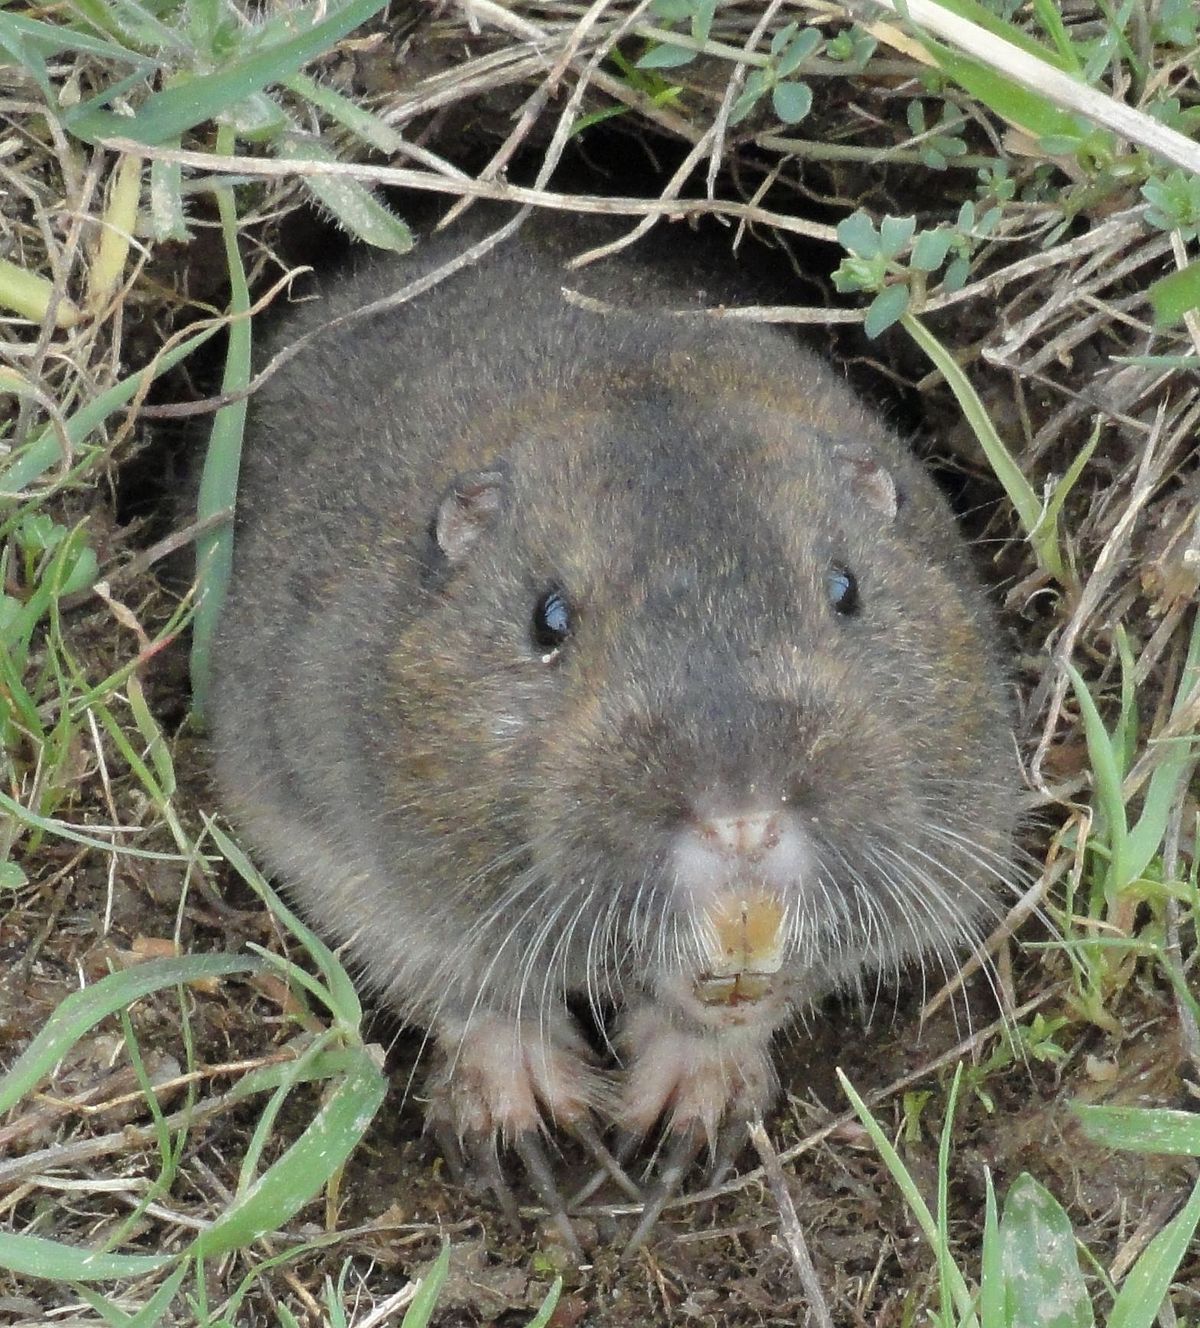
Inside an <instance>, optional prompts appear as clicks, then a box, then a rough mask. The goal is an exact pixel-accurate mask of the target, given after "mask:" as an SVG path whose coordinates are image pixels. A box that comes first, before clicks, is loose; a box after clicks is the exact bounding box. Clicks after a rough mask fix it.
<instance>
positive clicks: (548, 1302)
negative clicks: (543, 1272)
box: [528, 1277, 563, 1328]
mask: <svg viewBox="0 0 1200 1328" xmlns="http://www.w3.org/2000/svg"><path fill="white" fill-rule="evenodd" d="M562 1287H563V1280H562V1278H561V1277H556V1278H555V1279H554V1285H553V1286H552V1287H551V1288H550V1290H549V1291H548V1292H546V1299H545V1300H543V1301H542V1304H541V1308H540V1309H539V1310H538V1312H537V1313H536V1314H535V1315H534V1316H533V1318H532V1319H530V1320H529V1325H528V1328H547V1324H549V1322H550V1319H551V1316H552V1315H553V1314H554V1311H555V1310H556V1309H557V1308H558V1298H559V1296H561V1295H562Z"/></svg>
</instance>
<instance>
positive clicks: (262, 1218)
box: [192, 1048, 387, 1258]
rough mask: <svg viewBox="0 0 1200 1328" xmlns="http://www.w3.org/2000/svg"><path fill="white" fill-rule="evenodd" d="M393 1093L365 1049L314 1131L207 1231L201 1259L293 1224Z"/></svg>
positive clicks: (198, 1248) (198, 1247)
mask: <svg viewBox="0 0 1200 1328" xmlns="http://www.w3.org/2000/svg"><path fill="white" fill-rule="evenodd" d="M386 1092H387V1079H386V1078H385V1077H384V1075H383V1073H382V1072H381V1071H380V1069H379V1067H378V1066H377V1065H376V1064H375V1062H374V1061H373V1060H372V1059H371V1056H370V1055H369V1054H368V1052H367V1051H366V1049H365V1048H364V1049H363V1050H362V1051H361V1052H360V1054H359V1055H358V1057H357V1058H356V1063H355V1064H354V1065H353V1067H352V1068H351V1070H350V1071H349V1072H348V1073H347V1075H346V1077H345V1078H344V1079H343V1080H342V1082H341V1083H340V1084H339V1085H338V1087H337V1088H336V1089H335V1090H334V1091H333V1092H332V1093H331V1094H330V1096H329V1097H328V1098H327V1099H326V1101H325V1102H324V1103H323V1104H322V1106H321V1109H320V1110H319V1111H318V1112H317V1114H316V1115H315V1116H314V1117H313V1119H312V1120H311V1122H310V1123H309V1125H308V1128H307V1129H306V1130H305V1131H304V1133H303V1134H302V1135H301V1136H300V1138H299V1139H297V1140H296V1142H295V1143H294V1144H292V1146H291V1147H290V1148H289V1149H288V1150H287V1151H286V1152H285V1153H284V1154H283V1156H282V1157H280V1158H279V1159H278V1161H276V1162H274V1163H273V1164H272V1165H271V1166H270V1167H269V1168H268V1169H267V1170H266V1171H265V1172H263V1174H262V1175H261V1176H260V1177H259V1178H258V1180H257V1181H255V1183H254V1184H253V1185H252V1186H251V1187H250V1189H249V1190H247V1191H246V1193H245V1194H244V1195H243V1196H242V1197H241V1198H240V1199H239V1200H237V1201H236V1202H235V1203H234V1204H233V1205H232V1206H231V1207H230V1208H229V1209H228V1210H227V1211H226V1212H225V1213H224V1214H223V1215H222V1216H221V1217H220V1218H219V1219H218V1220H217V1221H216V1222H215V1223H214V1224H213V1225H212V1226H211V1227H209V1229H208V1230H207V1231H205V1232H204V1233H203V1234H202V1235H200V1236H199V1237H197V1239H196V1242H195V1244H194V1246H193V1248H192V1252H193V1253H194V1254H196V1255H197V1256H200V1257H206V1258H207V1257H210V1256H213V1255H217V1254H223V1253H225V1252H226V1251H228V1250H235V1249H241V1248H243V1247H245V1246H247V1245H249V1244H250V1243H251V1242H252V1241H254V1240H256V1239H257V1238H258V1237H259V1236H261V1235H263V1234H264V1233H265V1232H268V1231H274V1230H277V1229H278V1228H279V1227H281V1226H283V1225H284V1224H285V1223H286V1222H288V1221H290V1220H291V1218H293V1217H294V1216H295V1215H296V1213H298V1212H299V1211H300V1209H301V1208H303V1207H304V1205H305V1204H307V1203H308V1202H309V1201H310V1200H311V1199H312V1198H313V1197H314V1196H315V1195H316V1194H318V1193H320V1191H321V1189H322V1188H323V1187H324V1185H325V1184H326V1182H327V1181H328V1180H329V1178H330V1177H331V1176H332V1175H333V1173H334V1172H335V1171H336V1170H337V1169H338V1168H339V1167H340V1166H341V1165H342V1164H343V1163H344V1162H345V1160H346V1159H347V1158H348V1157H349V1156H350V1154H351V1153H352V1152H353V1151H354V1149H355V1148H356V1147H357V1146H358V1143H359V1141H360V1140H361V1139H362V1137H363V1135H364V1133H365V1132H366V1129H367V1127H368V1126H369V1125H370V1123H371V1121H372V1119H373V1118H374V1116H375V1113H376V1111H378V1110H379V1107H380V1104H381V1103H382V1102H383V1099H384V1095H385V1094H386Z"/></svg>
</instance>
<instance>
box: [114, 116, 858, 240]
mask: <svg viewBox="0 0 1200 1328" xmlns="http://www.w3.org/2000/svg"><path fill="white" fill-rule="evenodd" d="M105 145H106V146H108V147H112V148H117V149H120V150H121V151H122V152H138V153H140V154H141V155H142V156H144V157H149V158H151V159H153V160H157V161H172V162H178V163H179V164H180V165H181V166H192V167H195V168H197V169H199V170H205V171H208V172H209V173H210V174H213V175H219V176H222V177H224V176H226V175H246V176H249V177H251V178H254V177H273V178H283V177H287V176H292V175H295V176H300V177H303V178H307V177H309V176H325V175H328V176H340V177H344V178H346V179H350V180H364V181H366V182H368V183H374V184H383V185H389V186H395V187H397V188H401V189H415V190H418V191H420V192H424V193H434V194H472V195H474V196H476V197H478V198H493V199H496V200H498V201H499V202H501V203H529V204H531V205H532V206H534V207H544V208H550V209H552V210H553V211H557V212H587V213H596V214H598V215H601V216H617V217H621V216H629V217H650V216H653V217H684V216H695V215H706V214H709V213H713V212H717V213H721V214H722V215H725V216H729V217H745V218H746V219H747V220H748V221H756V222H759V223H760V224H762V225H764V226H772V227H774V228H775V229H776V230H783V231H788V232H790V233H791V234H793V235H804V236H807V237H808V238H809V239H811V240H824V241H826V242H828V243H830V244H833V243H836V241H837V232H836V230H835V229H834V228H833V227H832V226H822V225H819V224H817V223H816V222H810V221H804V220H803V219H802V218H800V217H789V216H786V215H784V214H783V213H781V212H770V211H768V210H767V209H765V208H755V207H749V206H747V205H746V204H745V203H734V202H728V201H726V200H724V199H692V198H683V199H652V198H624V197H613V198H598V197H594V196H592V195H590V194H559V193H554V192H551V191H549V190H545V189H526V188H523V187H522V186H520V185H514V184H507V183H501V182H494V181H481V180H448V179H445V178H441V177H438V176H436V175H433V174H432V173H430V172H426V171H413V170H407V169H405V168H403V167H397V166H367V165H361V164H359V163H357V162H347V161H273V160H268V159H266V158H260V157H215V156H212V155H211V154H210V153H207V152H192V151H187V150H184V149H182V148H164V147H147V145H146V144H145V143H138V142H135V141H134V140H133V139H129V138H111V139H106V140H105Z"/></svg>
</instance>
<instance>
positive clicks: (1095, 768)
mask: <svg viewBox="0 0 1200 1328" xmlns="http://www.w3.org/2000/svg"><path fill="white" fill-rule="evenodd" d="M1067 676H1068V677H1069V678H1070V679H1071V686H1072V687H1073V688H1074V689H1075V699H1076V700H1077V701H1078V702H1079V711H1080V715H1081V717H1082V719H1083V732H1084V736H1085V738H1086V740H1087V748H1088V759H1089V761H1090V762H1091V767H1092V773H1093V775H1094V776H1095V780H1096V797H1097V799H1098V801H1099V803H1100V808H1101V810H1102V811H1103V812H1104V819H1105V822H1106V826H1105V830H1106V833H1107V836H1108V840H1109V847H1110V850H1111V852H1112V862H1111V865H1110V867H1109V889H1108V891H1107V893H1108V895H1109V902H1110V903H1111V902H1112V896H1113V895H1114V894H1115V891H1116V890H1117V889H1119V888H1123V887H1124V886H1125V885H1127V884H1128V879H1127V877H1126V873H1125V839H1126V835H1127V834H1128V824H1127V822H1126V819H1125V799H1124V797H1123V796H1122V794H1121V771H1120V768H1119V765H1118V762H1117V757H1116V752H1115V750H1114V748H1113V743H1112V738H1111V737H1110V736H1109V733H1108V730H1107V729H1106V728H1105V727H1104V720H1103V719H1101V718H1100V711H1099V710H1098V709H1097V708H1096V702H1095V701H1094V700H1093V699H1092V694H1091V692H1090V691H1088V686H1087V683H1086V682H1084V680H1083V675H1082V674H1081V673H1080V672H1079V670H1078V669H1077V668H1075V666H1074V665H1073V664H1068V665H1067Z"/></svg>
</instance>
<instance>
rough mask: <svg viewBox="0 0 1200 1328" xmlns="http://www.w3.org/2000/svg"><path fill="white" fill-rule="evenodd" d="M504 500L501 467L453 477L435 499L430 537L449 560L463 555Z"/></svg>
mask: <svg viewBox="0 0 1200 1328" xmlns="http://www.w3.org/2000/svg"><path fill="white" fill-rule="evenodd" d="M503 504H504V473H503V472H502V471H499V470H485V471H476V472H475V473H474V474H470V475H460V476H459V477H458V479H456V480H455V481H454V483H453V484H452V485H451V486H450V488H449V489H447V490H446V493H445V495H444V496H443V498H442V501H441V502H440V503H438V509H437V515H436V516H435V517H434V519H433V538H434V540H435V541H436V542H437V546H438V548H439V549H440V550H441V551H442V553H443V554H445V556H446V558H447V560H448V561H450V562H451V563H456V562H459V561H460V560H461V559H462V558H464V557H466V555H467V552H468V550H469V549H470V548H471V545H472V544H474V543H475V541H476V540H477V539H478V538H479V536H480V535H482V534H483V532H484V531H485V530H486V529H487V528H488V527H489V526H490V525H491V524H492V522H493V521H494V520H495V518H496V513H497V512H499V511H500V508H501V507H502V506H503Z"/></svg>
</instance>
